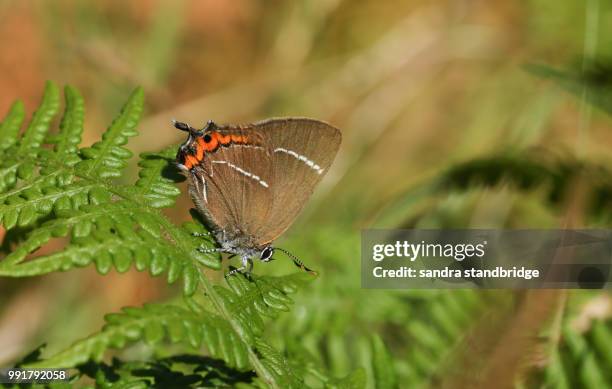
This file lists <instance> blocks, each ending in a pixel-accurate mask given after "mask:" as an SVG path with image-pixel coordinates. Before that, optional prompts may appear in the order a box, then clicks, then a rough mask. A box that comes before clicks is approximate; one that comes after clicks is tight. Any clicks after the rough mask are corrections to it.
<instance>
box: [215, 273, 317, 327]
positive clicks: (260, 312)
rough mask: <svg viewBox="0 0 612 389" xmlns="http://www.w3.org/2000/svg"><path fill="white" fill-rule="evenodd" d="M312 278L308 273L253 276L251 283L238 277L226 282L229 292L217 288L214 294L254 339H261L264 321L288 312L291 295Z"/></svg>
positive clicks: (243, 277)
mask: <svg viewBox="0 0 612 389" xmlns="http://www.w3.org/2000/svg"><path fill="white" fill-rule="evenodd" d="M312 278H313V277H312V276H311V275H309V274H306V273H295V274H292V275H288V276H284V277H255V276H253V277H252V280H248V279H247V278H246V277H245V276H244V275H237V276H236V277H230V278H228V279H227V283H228V285H229V287H230V288H229V289H227V288H224V287H221V286H215V290H216V291H217V293H218V294H219V297H221V299H222V301H223V304H224V305H225V306H226V307H227V308H228V310H229V311H230V312H231V313H232V315H233V316H234V317H235V318H236V319H237V320H239V321H240V322H241V323H242V324H243V325H244V326H245V327H247V328H249V329H250V331H251V332H252V333H253V334H254V335H261V334H262V333H263V331H264V320H265V318H274V317H276V316H277V315H278V313H279V312H282V311H288V310H289V307H290V305H291V304H292V303H293V300H292V299H291V298H290V297H289V295H290V294H293V293H295V292H296V291H297V289H298V287H299V286H300V285H303V284H304V283H305V282H308V281H310V280H312Z"/></svg>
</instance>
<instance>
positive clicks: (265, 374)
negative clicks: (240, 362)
mask: <svg viewBox="0 0 612 389" xmlns="http://www.w3.org/2000/svg"><path fill="white" fill-rule="evenodd" d="M199 278H200V282H201V284H202V285H203V286H204V289H205V292H206V295H207V296H208V297H209V298H210V300H211V301H212V302H213V304H214V306H215V309H216V310H217V312H218V313H219V314H220V315H221V316H222V317H223V318H224V319H225V320H227V321H228V322H229V323H230V325H231V326H232V328H233V329H234V331H235V332H236V334H237V335H238V337H239V338H240V340H241V341H242V342H244V344H245V345H246V346H247V350H248V352H249V361H250V362H251V364H252V365H253V369H255V371H256V372H257V375H258V376H259V377H260V378H261V379H263V380H264V381H265V382H266V384H268V385H270V387H271V388H280V386H279V384H278V383H277V382H276V380H275V379H274V376H273V375H272V374H271V373H270V372H269V371H268V369H267V368H266V367H265V365H264V364H263V363H262V362H261V360H260V359H259V357H258V356H257V354H256V353H255V352H254V351H253V348H252V347H251V345H250V342H249V341H248V339H246V337H245V336H244V330H243V329H242V327H241V326H240V323H238V322H237V321H236V320H235V319H234V317H233V316H232V315H231V313H230V312H229V311H228V310H227V309H226V307H225V305H224V304H223V302H222V301H221V298H220V297H219V295H218V294H217V292H216V291H215V288H214V287H213V284H212V283H211V282H210V281H209V280H208V278H206V276H204V275H203V274H202V270H200V272H199Z"/></svg>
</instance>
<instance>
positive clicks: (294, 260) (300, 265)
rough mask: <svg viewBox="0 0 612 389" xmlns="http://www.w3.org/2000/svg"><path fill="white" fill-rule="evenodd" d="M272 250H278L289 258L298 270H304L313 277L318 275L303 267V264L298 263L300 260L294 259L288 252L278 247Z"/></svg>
mask: <svg viewBox="0 0 612 389" xmlns="http://www.w3.org/2000/svg"><path fill="white" fill-rule="evenodd" d="M274 250H279V251H281V252H283V253H285V255H287V256H288V257H289V258H291V260H292V261H293V263H294V264H295V266H297V267H299V268H300V269H302V270H304V271H305V272H308V273H310V274H312V275H313V276H316V275H319V273H317V272H316V271H314V270H311V269H309V268H307V267H306V266H305V265H304V262H302V261H300V259H299V258H298V257H296V256H295V255H293V254H291V253H290V252H289V251H287V250H285V249H281V248H280V247H275V248H274Z"/></svg>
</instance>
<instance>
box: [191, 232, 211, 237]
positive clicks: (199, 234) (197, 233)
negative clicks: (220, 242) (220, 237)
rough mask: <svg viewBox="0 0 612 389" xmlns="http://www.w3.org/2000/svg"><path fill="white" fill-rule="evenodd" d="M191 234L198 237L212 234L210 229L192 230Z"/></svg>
mask: <svg viewBox="0 0 612 389" xmlns="http://www.w3.org/2000/svg"><path fill="white" fill-rule="evenodd" d="M191 236H195V237H196V238H203V237H207V236H210V231H206V232H192V233H191Z"/></svg>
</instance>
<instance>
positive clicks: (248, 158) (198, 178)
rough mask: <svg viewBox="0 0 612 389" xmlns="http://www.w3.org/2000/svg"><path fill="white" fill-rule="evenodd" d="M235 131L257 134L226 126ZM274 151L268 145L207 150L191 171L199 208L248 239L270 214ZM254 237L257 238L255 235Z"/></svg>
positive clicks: (213, 221) (220, 227) (213, 220)
mask: <svg viewBox="0 0 612 389" xmlns="http://www.w3.org/2000/svg"><path fill="white" fill-rule="evenodd" d="M220 131H222V132H228V133H232V134H248V135H249V136H250V137H254V136H255V135H256V134H254V133H253V132H252V130H250V129H236V128H229V127H228V128H225V129H221V130H220ZM272 172H273V170H272V154H271V153H270V151H269V150H268V149H267V148H266V146H265V145H261V146H256V145H238V144H233V145H229V146H227V147H219V148H218V149H217V150H216V151H214V152H212V153H208V154H206V156H205V158H204V161H203V162H202V163H201V164H200V166H197V167H196V169H195V170H194V173H195V174H192V179H191V187H190V192H191V196H192V198H193V199H194V202H195V203H196V205H197V207H198V209H199V210H200V212H201V213H202V214H203V215H204V216H205V217H206V218H207V219H208V221H209V222H211V224H213V226H214V227H216V229H217V230H225V231H226V232H227V233H228V236H229V237H233V236H242V237H244V238H246V239H247V240H248V238H249V237H253V236H255V234H256V233H257V230H258V229H260V227H261V225H262V224H264V223H265V221H266V220H268V218H269V213H270V210H271V206H272V196H273V194H272V187H273V175H272ZM252 240H253V241H254V239H252Z"/></svg>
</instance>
